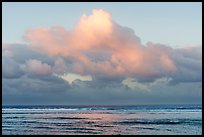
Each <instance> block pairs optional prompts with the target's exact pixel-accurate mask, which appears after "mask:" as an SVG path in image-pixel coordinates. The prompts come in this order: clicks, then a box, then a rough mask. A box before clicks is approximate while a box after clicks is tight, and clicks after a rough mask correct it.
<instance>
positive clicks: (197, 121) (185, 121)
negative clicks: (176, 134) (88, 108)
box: [115, 119, 202, 125]
mask: <svg viewBox="0 0 204 137" xmlns="http://www.w3.org/2000/svg"><path fill="white" fill-rule="evenodd" d="M115 124H156V125H176V124H194V125H195V124H199V125H201V124H202V121H201V120H200V119H156V120H149V119H138V120H125V121H120V122H116V123H115Z"/></svg>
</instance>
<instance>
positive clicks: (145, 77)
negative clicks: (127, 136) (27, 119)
mask: <svg viewBox="0 0 204 137" xmlns="http://www.w3.org/2000/svg"><path fill="white" fill-rule="evenodd" d="M2 28H3V29H2V85H3V87H2V95H3V97H2V99H3V104H15V105H18V104H19V105H35V104H36V105H46V104H51V105H75V104H76V105H127V104H128V105H137V104H192V103H193V104H199V103H201V102H202V38H201V37H202V3H166V2H165V3H130V2H128V3H119V2H118V3H105V2H104V3H99V2H97V3H96V2H95V3H92V2H84V3H79V2H78V3H71V2H68V3H51V2H50V3H30V2H29V3H3V5H2Z"/></svg>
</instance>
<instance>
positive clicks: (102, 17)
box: [25, 9, 201, 82]
mask: <svg viewBox="0 0 204 137" xmlns="http://www.w3.org/2000/svg"><path fill="white" fill-rule="evenodd" d="M25 39H26V40H27V41H28V42H29V43H30V44H31V47H32V49H34V50H37V51H39V52H41V53H43V54H47V55H48V56H51V57H58V58H63V60H62V59H61V60H58V61H56V64H57V63H61V64H62V66H63V67H62V68H64V70H63V69H62V68H60V67H59V68H58V67H57V66H55V69H56V70H57V71H58V72H59V71H60V72H66V73H67V72H70V73H77V74H81V75H91V76H92V77H95V78H97V77H99V78H100V77H101V76H102V77H107V78H108V79H110V77H112V78H114V77H123V79H125V78H128V77H134V78H136V79H137V80H138V81H154V80H156V79H158V78H162V77H172V78H173V81H181V82H185V80H184V79H182V78H178V77H180V76H179V74H182V73H185V75H187V77H188V78H189V77H190V76H188V73H186V72H185V71H186V69H190V70H189V71H191V68H186V67H189V66H185V65H187V64H183V65H182V64H180V62H187V61H188V60H189V59H188V58H189V57H191V56H192V57H191V58H194V56H196V58H200V56H201V55H200V54H201V53H199V55H197V54H195V52H196V53H197V50H194V48H191V49H189V50H190V51H192V52H189V51H186V50H185V49H180V50H177V49H173V48H170V47H168V46H166V45H162V44H156V43H152V42H149V43H147V44H146V45H143V44H142V43H141V40H140V38H139V37H138V36H136V35H135V34H134V31H133V30H131V29H130V28H127V27H123V26H120V25H119V24H117V23H116V22H114V21H113V20H112V15H111V14H110V13H108V12H106V11H104V10H101V9H99V10H97V9H94V10H93V13H92V15H85V14H83V15H82V16H81V18H80V20H79V22H78V23H77V25H76V26H75V28H74V29H73V30H71V31H68V30H66V29H64V28H63V27H52V28H37V29H32V30H29V31H28V32H27V33H26V35H25ZM196 48H197V47H196ZM197 49H199V48H197ZM184 51H185V52H184ZM180 52H182V54H181V55H180ZM177 57H178V58H179V59H181V60H179V59H178V58H177ZM64 60H66V61H68V62H70V63H69V64H68V65H65V64H64V63H63V62H64ZM194 62H198V63H195V67H197V70H198V71H195V73H197V74H196V75H200V72H201V68H199V67H198V65H199V63H201V61H200V60H199V61H196V60H194V59H193V60H192V63H194ZM189 65H190V64H189ZM60 66H61V65H60ZM181 77H183V76H181ZM189 80H190V79H189ZM192 81H195V80H192Z"/></svg>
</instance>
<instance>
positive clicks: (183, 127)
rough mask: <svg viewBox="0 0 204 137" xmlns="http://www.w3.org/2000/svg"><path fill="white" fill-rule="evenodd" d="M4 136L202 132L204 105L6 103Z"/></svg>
mask: <svg viewBox="0 0 204 137" xmlns="http://www.w3.org/2000/svg"><path fill="white" fill-rule="evenodd" d="M2 134H3V135H201V134H202V106H201V105H154V106H153V105H140V106H3V107H2Z"/></svg>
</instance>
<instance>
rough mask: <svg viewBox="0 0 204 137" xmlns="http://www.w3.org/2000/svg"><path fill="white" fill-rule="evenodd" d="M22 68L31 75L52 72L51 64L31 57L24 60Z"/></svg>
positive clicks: (43, 74)
mask: <svg viewBox="0 0 204 137" xmlns="http://www.w3.org/2000/svg"><path fill="white" fill-rule="evenodd" d="M24 69H26V71H27V72H28V73H30V74H31V75H39V76H46V75H50V74H51V73H52V70H51V66H50V65H48V64H46V63H42V62H41V61H40V60H36V59H31V60H28V61H27V62H26V65H25V66H24Z"/></svg>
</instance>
